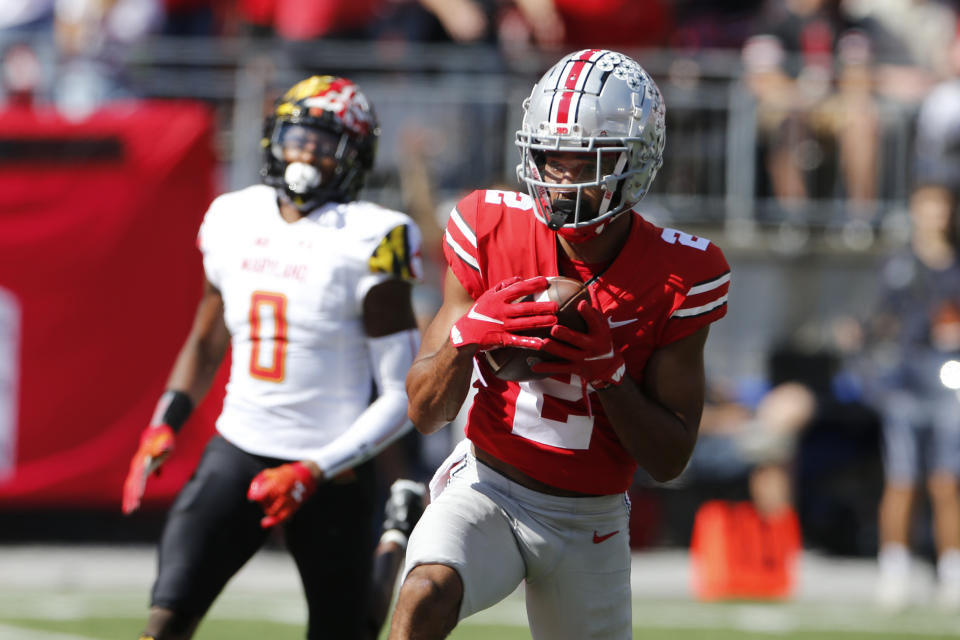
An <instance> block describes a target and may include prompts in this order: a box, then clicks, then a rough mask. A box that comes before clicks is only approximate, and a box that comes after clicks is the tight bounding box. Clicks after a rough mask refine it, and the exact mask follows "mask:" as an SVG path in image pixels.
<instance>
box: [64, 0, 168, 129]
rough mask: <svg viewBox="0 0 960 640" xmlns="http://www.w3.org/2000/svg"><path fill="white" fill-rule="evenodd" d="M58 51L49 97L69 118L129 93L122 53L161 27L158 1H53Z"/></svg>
mask: <svg viewBox="0 0 960 640" xmlns="http://www.w3.org/2000/svg"><path fill="white" fill-rule="evenodd" d="M54 17H55V25H54V26H55V35H56V42H57V49H58V52H59V55H60V64H59V66H58V78H57V80H56V82H55V84H54V86H55V88H56V91H55V94H54V96H53V99H54V101H55V102H56V105H57V107H58V108H59V109H60V110H61V111H62V112H63V113H64V114H65V115H67V116H68V117H73V118H82V117H84V116H86V115H87V114H88V113H90V112H91V111H93V110H94V109H96V108H97V107H98V106H99V105H100V104H102V103H104V102H106V101H109V100H114V99H117V98H121V97H125V96H128V95H129V86H128V83H127V82H126V80H125V77H124V64H123V62H124V61H123V56H124V55H125V53H126V52H127V50H128V49H129V48H130V47H131V46H133V45H134V44H135V43H136V42H137V41H138V40H140V39H141V38H142V37H143V36H145V35H146V34H148V33H151V32H153V31H155V30H157V29H159V28H160V25H161V23H162V20H163V11H162V7H161V5H160V3H159V0H56V5H55V14H54Z"/></svg>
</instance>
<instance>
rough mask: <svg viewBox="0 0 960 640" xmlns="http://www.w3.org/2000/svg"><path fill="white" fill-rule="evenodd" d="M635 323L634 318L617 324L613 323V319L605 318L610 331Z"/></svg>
mask: <svg viewBox="0 0 960 640" xmlns="http://www.w3.org/2000/svg"><path fill="white" fill-rule="evenodd" d="M636 321H637V319H636V318H630V319H629V320H620V321H619V322H615V321H614V319H613V318H607V322H608V323H609V324H610V328H611V329H616V328H617V327H622V326H624V325H627V324H630V323H631V322H636Z"/></svg>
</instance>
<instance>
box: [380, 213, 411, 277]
mask: <svg viewBox="0 0 960 640" xmlns="http://www.w3.org/2000/svg"><path fill="white" fill-rule="evenodd" d="M408 233H409V232H408V230H407V226H406V225H403V224H402V225H400V226H398V227H394V228H393V229H391V231H390V233H388V234H387V235H386V236H384V238H383V240H381V241H380V244H379V245H378V246H377V248H376V250H375V251H374V252H373V255H371V256H370V260H369V264H370V271H372V272H373V273H388V274H390V275H392V276H395V277H397V278H401V279H403V280H416V279H417V278H419V277H420V269H419V262H420V256H419V252H411V249H410V238H409V236H408Z"/></svg>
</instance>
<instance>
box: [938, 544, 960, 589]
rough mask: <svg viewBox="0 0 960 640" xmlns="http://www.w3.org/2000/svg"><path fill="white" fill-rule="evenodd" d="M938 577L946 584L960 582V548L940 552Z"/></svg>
mask: <svg viewBox="0 0 960 640" xmlns="http://www.w3.org/2000/svg"><path fill="white" fill-rule="evenodd" d="M937 577H938V578H939V579H940V582H941V583H944V584H960V549H947V550H946V551H944V552H943V553H941V554H940V557H939V558H937Z"/></svg>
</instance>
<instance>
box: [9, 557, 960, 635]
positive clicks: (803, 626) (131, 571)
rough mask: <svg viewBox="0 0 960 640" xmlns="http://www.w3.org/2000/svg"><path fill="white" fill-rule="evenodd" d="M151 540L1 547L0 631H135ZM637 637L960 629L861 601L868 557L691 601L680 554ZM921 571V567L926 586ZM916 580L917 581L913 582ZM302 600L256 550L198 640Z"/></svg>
mask: <svg viewBox="0 0 960 640" xmlns="http://www.w3.org/2000/svg"><path fill="white" fill-rule="evenodd" d="M153 571H154V556H153V552H152V550H149V549H141V550H136V551H124V550H103V549H101V550H89V549H83V548H80V549H49V548H44V547H37V548H23V549H3V548H0V640H95V639H96V640H134V639H135V638H136V637H137V635H138V633H139V632H140V630H141V628H142V625H143V622H144V619H145V615H146V609H147V598H148V592H149V587H150V582H151V581H152V578H153ZM633 573H634V576H635V588H634V607H633V620H634V638H636V639H639V640H734V639H736V640H763V639H766V640H812V639H817V640H832V639H836V640H934V639H939V638H960V613H953V614H949V613H944V612H941V611H939V610H937V609H935V608H933V607H932V606H925V605H917V606H914V607H912V608H910V609H907V610H906V611H903V612H901V613H896V614H891V613H884V612H881V611H879V610H878V609H876V608H875V607H874V606H873V605H872V602H871V594H872V588H873V578H874V576H875V572H874V567H873V565H872V563H871V562H869V561H867V562H863V561H861V562H859V563H855V564H845V563H844V562H843V561H842V560H837V559H832V558H819V559H818V558H811V559H807V560H805V565H804V573H805V576H804V579H805V584H804V585H803V587H802V588H801V589H798V596H797V597H796V598H794V599H792V600H790V601H787V602H783V603H762V602H727V603H699V602H695V601H694V600H692V599H691V598H690V597H689V595H688V593H687V581H686V566H685V565H684V557H683V555H682V554H675V553H668V554H656V553H655V554H643V555H639V556H635V558H634V569H633ZM928 578H929V575H925V576H924V579H925V580H926V582H927V584H926V587H925V588H926V589H927V591H926V592H924V591H923V588H921V589H920V590H919V591H918V593H919V594H920V596H921V597H923V596H924V595H929V580H928ZM920 586H921V587H923V586H924V585H920ZM304 619H305V607H304V604H303V599H302V596H301V594H300V591H299V585H298V583H297V580H296V577H295V572H294V569H293V567H292V565H291V563H290V561H289V558H288V557H287V556H286V555H285V554H282V553H280V554H262V555H261V556H258V557H257V558H255V559H254V560H253V561H252V562H251V563H250V564H249V565H248V566H247V567H245V568H244V570H243V571H241V573H240V574H239V575H238V576H237V578H236V579H235V580H234V582H232V583H231V584H230V585H228V587H227V590H226V591H225V592H224V594H223V595H222V596H221V598H220V599H219V600H218V601H217V602H216V603H215V604H214V606H213V608H212V609H211V611H210V614H209V615H208V616H207V619H206V620H205V621H204V622H203V624H202V625H201V627H200V629H199V631H198V633H197V636H196V638H197V639H198V640H298V639H301V638H303V621H304ZM451 638H452V640H480V639H492V640H521V639H522V640H527V639H529V638H530V634H529V632H528V631H527V627H526V616H525V613H524V606H523V597H522V590H518V591H517V592H516V593H514V594H512V595H511V596H510V597H508V598H507V599H506V600H504V601H503V602H501V603H500V604H498V605H497V606H495V607H493V608H491V609H488V610H487V611H483V612H481V613H479V614H477V615H475V616H473V617H471V618H469V619H467V620H465V621H464V622H463V623H461V625H460V626H459V627H458V628H457V629H456V630H455V631H454V633H453V634H452V635H451Z"/></svg>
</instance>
